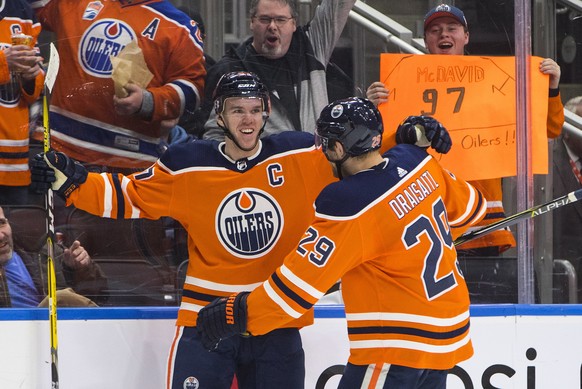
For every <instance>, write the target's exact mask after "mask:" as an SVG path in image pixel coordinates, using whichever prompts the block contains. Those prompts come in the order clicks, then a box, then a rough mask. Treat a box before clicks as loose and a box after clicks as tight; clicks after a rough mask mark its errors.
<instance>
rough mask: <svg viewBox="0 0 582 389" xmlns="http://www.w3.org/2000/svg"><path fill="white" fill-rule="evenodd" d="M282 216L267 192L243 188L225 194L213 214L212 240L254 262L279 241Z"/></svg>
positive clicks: (277, 205) (236, 254) (233, 253)
mask: <svg viewBox="0 0 582 389" xmlns="http://www.w3.org/2000/svg"><path fill="white" fill-rule="evenodd" d="M282 230H283V212H282V211H281V207H280V206H279V204H278V203H277V201H276V200H275V199H274V198H273V197H272V196H271V195H270V194H269V193H267V192H264V191H262V190H260V189H255V188H243V189H238V190H236V191H234V192H231V193H229V194H228V195H227V196H226V197H225V198H224V200H223V201H222V202H221V203H220V206H219V207H218V210H217V212H216V236H217V237H218V239H219V241H220V243H221V244H222V245H223V246H224V248H225V249H226V250H227V251H228V252H230V253H231V254H232V255H234V256H237V257H239V258H246V259H254V258H258V257H261V256H263V255H265V254H266V253H268V252H269V251H271V249H272V248H273V246H274V245H275V243H277V241H278V240H279V238H280V237H281V231H282Z"/></svg>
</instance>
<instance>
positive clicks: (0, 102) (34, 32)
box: [0, 0, 44, 186]
mask: <svg viewBox="0 0 582 389" xmlns="http://www.w3.org/2000/svg"><path fill="white" fill-rule="evenodd" d="M23 4H24V5H23ZM25 5H26V3H25V1H24V0H10V1H5V2H2V9H1V10H0V185H6V186H25V185H29V184H30V170H29V168H28V144H29V143H28V139H29V131H28V123H29V118H28V106H29V104H31V103H33V102H34V101H35V100H37V99H38V97H39V96H40V94H41V92H42V87H43V83H44V74H40V75H38V76H37V77H36V80H35V82H34V91H33V92H32V94H28V93H27V92H26V90H24V89H23V88H22V87H21V82H20V79H19V76H17V75H15V74H14V73H11V72H10V71H9V69H8V63H7V61H6V57H5V56H4V53H3V50H4V49H5V48H7V47H10V46H12V39H11V37H12V35H13V34H17V33H22V34H25V35H30V36H32V37H33V42H34V44H36V40H37V37H38V34H39V33H40V30H41V28H40V23H37V22H36V21H35V20H34V14H33V13H32V11H31V10H30V8H28V6H27V5H26V7H25Z"/></svg>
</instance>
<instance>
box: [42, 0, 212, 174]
mask: <svg viewBox="0 0 582 389" xmlns="http://www.w3.org/2000/svg"><path fill="white" fill-rule="evenodd" d="M32 4H33V6H34V7H36V8H35V9H36V11H37V15H38V18H39V20H40V21H41V23H42V25H43V28H45V29H47V30H50V31H53V32H54V33H55V34H56V42H57V47H58V50H59V54H60V69H59V74H58V77H57V79H56V83H55V87H54V90H53V95H52V99H51V116H50V121H51V128H52V142H53V147H54V148H55V149H57V150H61V151H64V152H65V153H66V154H67V155H69V156H71V157H73V158H76V159H78V160H80V161H84V162H90V163H93V164H99V165H106V166H114V167H126V168H131V167H138V168H146V167H148V166H150V165H151V164H152V163H153V162H155V161H156V159H157V158H158V157H159V156H160V151H161V150H162V149H164V147H160V143H161V142H163V141H166V140H167V139H166V134H163V133H162V129H161V127H160V123H161V121H162V120H166V119H174V118H177V117H179V116H180V115H182V113H183V112H184V110H185V109H186V108H187V109H189V110H192V111H193V110H194V109H195V108H196V107H197V105H198V104H199V102H200V96H201V92H202V91H203V90H204V78H205V76H206V70H205V68H204V58H203V44H202V39H201V36H200V31H199V30H198V26H197V25H196V23H195V22H194V21H192V20H191V19H190V18H189V17H188V16H187V15H186V14H184V13H183V12H180V11H178V10H177V9H176V8H175V7H174V6H173V5H171V4H170V3H169V2H168V1H167V0H149V1H139V2H136V1H134V2H131V3H129V2H128V4H127V5H123V4H122V3H120V2H118V1H106V0H101V1H91V0H59V1H56V0H52V1H51V0H48V1H36V2H33V3H32ZM134 40H137V43H138V45H139V47H140V48H141V50H142V52H143V55H144V58H145V62H146V63H147V66H148V69H149V71H150V72H151V73H152V74H153V79H152V81H151V82H150V83H149V85H148V86H147V90H148V91H149V92H151V93H152V97H153V108H154V111H153V117H152V118H151V121H148V120H145V119H142V118H140V117H139V116H138V115H131V116H122V115H117V114H116V113H115V110H114V107H113V95H114V89H113V81H112V80H111V73H112V64H111V60H110V56H117V55H118V54H119V52H120V51H121V50H123V48H124V47H125V46H126V45H127V44H128V43H129V42H131V41H134Z"/></svg>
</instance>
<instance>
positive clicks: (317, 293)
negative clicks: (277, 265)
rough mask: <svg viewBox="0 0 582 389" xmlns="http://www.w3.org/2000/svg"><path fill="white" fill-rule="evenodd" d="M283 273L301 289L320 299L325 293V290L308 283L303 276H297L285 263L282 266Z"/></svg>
mask: <svg viewBox="0 0 582 389" xmlns="http://www.w3.org/2000/svg"><path fill="white" fill-rule="evenodd" d="M281 274H283V275H284V276H285V278H287V279H288V280H289V281H290V282H292V283H293V284H294V285H295V286H297V287H298V288H299V289H301V290H302V291H304V292H305V293H307V294H309V295H310V296H311V297H313V298H314V299H316V300H319V299H320V298H322V297H323V296H324V295H325V292H321V291H319V290H317V289H316V288H314V287H313V286H311V285H310V284H308V283H307V282H305V281H303V280H302V279H301V278H299V277H297V276H296V275H295V274H294V273H293V272H292V271H291V270H289V268H288V267H287V266H285V265H282V266H281Z"/></svg>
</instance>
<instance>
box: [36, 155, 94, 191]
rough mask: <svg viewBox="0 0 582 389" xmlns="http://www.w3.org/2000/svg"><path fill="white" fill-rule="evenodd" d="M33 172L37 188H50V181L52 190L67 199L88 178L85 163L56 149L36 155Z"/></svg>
mask: <svg viewBox="0 0 582 389" xmlns="http://www.w3.org/2000/svg"><path fill="white" fill-rule="evenodd" d="M50 170H52V171H53V174H52V175H51V174H50ZM31 173H32V174H31V175H32V182H33V186H34V187H35V188H37V190H38V189H40V190H43V189H44V191H46V190H48V185H47V184H49V183H50V185H51V188H52V190H54V191H55V192H57V193H58V194H59V195H60V196H62V197H63V198H65V199H66V198H67V197H69V195H70V194H71V193H72V192H73V191H74V190H75V189H77V188H78V187H79V186H80V185H81V184H82V183H84V182H85V181H86V180H87V169H85V167H84V166H83V165H81V164H80V163H78V162H76V161H73V160H72V159H71V158H69V157H67V156H66V155H65V154H63V153H59V152H55V151H49V152H48V153H46V154H44V153H40V154H37V155H35V157H34V159H33V161H32V163H31Z"/></svg>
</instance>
